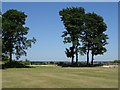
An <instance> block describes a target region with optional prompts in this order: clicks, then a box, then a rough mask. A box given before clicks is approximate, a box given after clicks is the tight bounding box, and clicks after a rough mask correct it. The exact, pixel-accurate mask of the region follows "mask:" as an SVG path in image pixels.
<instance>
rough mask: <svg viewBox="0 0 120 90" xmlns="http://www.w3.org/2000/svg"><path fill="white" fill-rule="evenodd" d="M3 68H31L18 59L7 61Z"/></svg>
mask: <svg viewBox="0 0 120 90" xmlns="http://www.w3.org/2000/svg"><path fill="white" fill-rule="evenodd" d="M2 68H3V69H5V68H30V66H26V65H24V64H22V63H20V62H18V61H12V62H6V63H5V64H3V65H2Z"/></svg>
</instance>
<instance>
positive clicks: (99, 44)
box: [59, 7, 108, 65]
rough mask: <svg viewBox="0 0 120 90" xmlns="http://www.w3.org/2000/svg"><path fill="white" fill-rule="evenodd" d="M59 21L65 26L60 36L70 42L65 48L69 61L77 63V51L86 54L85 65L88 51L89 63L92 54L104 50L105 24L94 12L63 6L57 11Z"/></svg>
mask: <svg viewBox="0 0 120 90" xmlns="http://www.w3.org/2000/svg"><path fill="white" fill-rule="evenodd" d="M59 15H60V16H61V17H60V18H61V21H62V22H63V24H64V26H65V29H66V30H65V31H64V32H63V35H62V37H63V38H64V41H63V42H64V43H71V44H72V46H71V47H69V48H66V51H65V54H66V56H67V57H68V58H72V61H71V63H72V64H73V63H74V57H76V64H77V63H78V53H80V54H81V55H85V54H86V55H87V65H88V64H89V53H90V52H91V54H92V60H91V64H93V60H94V56H95V55H98V54H103V53H104V52H106V51H107V50H106V48H105V45H106V44H107V39H108V36H107V35H106V34H105V31H106V28H107V25H106V24H105V22H104V20H103V18H102V17H101V16H99V15H97V14H96V13H94V12H93V13H86V12H85V9H84V8H82V7H72V8H65V9H63V10H61V11H60V12H59Z"/></svg>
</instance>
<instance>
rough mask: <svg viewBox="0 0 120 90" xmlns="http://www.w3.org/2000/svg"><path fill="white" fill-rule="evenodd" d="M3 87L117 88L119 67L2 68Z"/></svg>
mask: <svg viewBox="0 0 120 90" xmlns="http://www.w3.org/2000/svg"><path fill="white" fill-rule="evenodd" d="M2 87H3V88H117V87H118V70H117V68H102V67H92V68H69V67H68V68H62V67H58V66H38V67H34V68H14V69H5V70H2Z"/></svg>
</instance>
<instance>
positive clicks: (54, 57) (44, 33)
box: [2, 2, 118, 61]
mask: <svg viewBox="0 0 120 90" xmlns="http://www.w3.org/2000/svg"><path fill="white" fill-rule="evenodd" d="M66 7H83V8H84V9H85V11H86V12H95V13H96V14H98V15H100V16H102V17H103V19H104V22H105V23H106V24H107V27H108V28H107V30H106V32H105V33H106V34H107V35H108V37H109V39H108V43H109V44H108V45H106V48H107V50H108V51H107V52H106V53H105V54H104V55H98V56H95V60H115V59H118V3H117V2H111V3H110V2H101V3H100V2H74V3H73V2H3V3H2V12H3V13H5V12H6V11H7V10H9V9H17V10H19V11H22V12H24V13H25V14H26V15H27V16H28V17H27V19H26V24H25V26H27V27H29V34H28V35H27V37H28V38H30V39H31V38H32V37H35V38H36V39H37V42H36V43H35V44H33V45H32V48H29V49H28V50H27V56H23V57H21V58H20V59H22V60H25V59H29V60H31V61H34V60H35V61H36V60H49V61H60V60H64V61H68V60H69V61H70V60H71V59H70V58H67V57H66V55H65V53H64V51H65V48H67V47H70V44H64V43H63V38H62V37H61V35H62V32H63V31H65V28H64V25H63V23H62V21H61V19H60V16H59V11H60V10H62V9H63V8H66ZM81 60H86V55H85V56H81V55H79V61H81Z"/></svg>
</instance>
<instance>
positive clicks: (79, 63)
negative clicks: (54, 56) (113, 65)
mask: <svg viewBox="0 0 120 90" xmlns="http://www.w3.org/2000/svg"><path fill="white" fill-rule="evenodd" d="M57 65H58V66H62V67H97V66H102V65H103V64H102V63H98V64H93V65H92V64H88V65H87V63H86V62H78V63H77V64H76V63H73V64H71V63H70V62H58V63H57Z"/></svg>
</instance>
